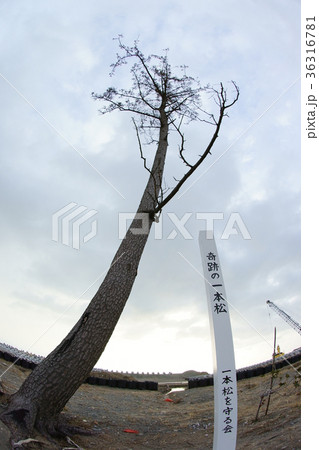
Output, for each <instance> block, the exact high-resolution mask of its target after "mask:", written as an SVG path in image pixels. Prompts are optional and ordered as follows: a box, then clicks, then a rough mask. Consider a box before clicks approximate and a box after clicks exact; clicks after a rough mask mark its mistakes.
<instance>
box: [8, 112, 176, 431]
mask: <svg viewBox="0 0 319 450" xmlns="http://www.w3.org/2000/svg"><path fill="white" fill-rule="evenodd" d="M161 116H162V117H161V128H160V134H159V142H158V147H157V151H156V154H155V158H154V163H153V167H152V171H151V174H150V177H149V181H148V184H147V186H146V188H145V191H144V194H143V196H142V199H141V202H140V205H139V208H138V210H137V213H145V212H146V213H149V217H150V220H149V221H148V226H147V229H145V228H146V227H145V223H144V228H143V232H141V234H138V233H136V231H135V232H132V230H133V229H135V230H136V229H137V228H139V225H140V220H139V217H135V219H134V220H133V222H132V224H131V226H130V228H129V229H128V231H127V234H126V237H125V239H123V241H122V243H121V244H120V247H119V249H118V251H117V253H116V255H115V257H114V259H113V261H112V264H111V266H110V269H109V271H108V273H107V275H106V277H105V279H104V281H103V282H102V284H101V286H100V288H99V289H98V291H97V293H96V294H95V296H94V298H93V299H92V301H91V302H90V304H89V306H88V307H87V309H86V310H85V312H84V313H83V315H82V317H81V318H80V319H79V321H78V322H77V323H76V325H75V326H74V327H73V328H72V330H71V331H70V332H69V334H68V335H67V336H66V337H65V338H64V339H63V341H62V342H61V343H60V344H59V345H58V346H57V347H56V349H55V350H53V351H52V352H51V353H50V354H49V355H48V356H47V357H46V358H45V359H44V360H43V361H42V362H41V363H40V364H39V365H38V366H37V367H36V368H35V369H34V370H33V372H32V373H31V374H30V375H29V377H28V378H27V379H26V380H25V382H24V383H23V385H22V386H21V388H20V389H19V391H18V392H17V393H15V394H14V395H13V396H12V397H11V400H10V403H9V405H8V408H7V410H6V411H5V412H4V413H3V414H2V416H1V419H2V421H3V422H4V423H6V424H7V425H8V426H9V428H11V429H14V430H17V427H18V429H19V433H18V434H19V435H20V436H22V435H23V434H24V435H25V432H30V431H32V429H33V428H34V427H35V428H37V429H38V430H39V431H41V432H45V433H47V432H48V433H50V434H54V433H55V431H56V430H57V428H58V418H59V414H60V412H61V411H62V409H63V407H64V406H65V404H66V403H67V401H68V400H69V399H70V398H71V397H72V395H73V394H74V393H75V391H76V390H77V389H78V388H79V386H80V385H81V384H82V383H83V382H84V380H85V379H86V378H87V377H88V376H89V374H90V372H91V370H92V369H93V367H94V365H95V364H96V362H97V361H98V359H99V357H100V356H101V354H102V352H103V350H104V348H105V346H106V344H107V342H108V340H109V339H110V337H111V335H112V333H113V330H114V328H115V326H116V324H117V322H118V320H119V317H120V315H121V313H122V311H123V309H124V306H125V304H126V301H127V299H128V297H129V295H130V292H131V289H132V286H133V283H134V280H135V278H136V275H137V269H138V265H139V261H140V258H141V256H142V253H143V250H144V246H145V244H146V241H147V238H148V236H149V232H150V229H151V225H152V221H153V215H152V211H154V209H155V208H156V203H157V198H158V195H159V193H160V189H161V184H162V175H163V170H164V163H165V158H166V151H167V146H168V144H167V135H168V123H167V117H166V116H165V113H162V115H161ZM133 231H134V230H133Z"/></svg>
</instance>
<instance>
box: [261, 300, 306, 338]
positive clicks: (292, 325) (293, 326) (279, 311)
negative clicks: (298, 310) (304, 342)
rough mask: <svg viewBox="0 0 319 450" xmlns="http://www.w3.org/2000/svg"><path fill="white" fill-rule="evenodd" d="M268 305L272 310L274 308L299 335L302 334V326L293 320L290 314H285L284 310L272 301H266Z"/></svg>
mask: <svg viewBox="0 0 319 450" xmlns="http://www.w3.org/2000/svg"><path fill="white" fill-rule="evenodd" d="M266 303H267V305H269V307H270V308H273V309H274V310H275V311H276V313H277V314H279V316H281V317H282V318H283V319H284V320H285V321H286V322H287V323H289V325H290V326H291V327H292V328H293V329H294V330H295V331H297V333H299V334H301V326H300V325H299V323H298V322H296V321H295V320H294V319H292V318H291V317H290V316H288V314H286V313H285V311H283V310H282V309H280V308H278V306H276V305H275V304H274V303H273V302H271V301H270V300H267V301H266Z"/></svg>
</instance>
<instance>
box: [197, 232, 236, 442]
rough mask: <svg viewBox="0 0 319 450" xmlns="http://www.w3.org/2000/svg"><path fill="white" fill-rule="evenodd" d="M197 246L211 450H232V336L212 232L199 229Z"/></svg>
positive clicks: (233, 431)
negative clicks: (208, 351) (209, 367)
mask: <svg viewBox="0 0 319 450" xmlns="http://www.w3.org/2000/svg"><path fill="white" fill-rule="evenodd" d="M199 245H200V250H201V256H202V263H203V270H204V278H205V285H206V293H207V301H208V312H209V321H210V327H211V336H212V344H213V361H214V443H213V449H214V450H235V449H236V437H237V382H236V367H235V356H234V346H233V338H232V331H231V324H230V317H229V306H228V303H227V300H226V292H225V284H224V280H223V275H222V272H221V267H220V261H219V257H218V253H217V248H216V243H215V239H214V237H213V232H212V231H200V234H199Z"/></svg>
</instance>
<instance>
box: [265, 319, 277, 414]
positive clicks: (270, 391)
mask: <svg viewBox="0 0 319 450" xmlns="http://www.w3.org/2000/svg"><path fill="white" fill-rule="evenodd" d="M275 359H276V327H275V330H274V351H273V354H272V368H271V379H270V388H269V394H268V400H267V408H266V412H265V416H267V413H268V408H269V403H270V396H271V393H272V386H273V383H274V374H275V370H276V363H275Z"/></svg>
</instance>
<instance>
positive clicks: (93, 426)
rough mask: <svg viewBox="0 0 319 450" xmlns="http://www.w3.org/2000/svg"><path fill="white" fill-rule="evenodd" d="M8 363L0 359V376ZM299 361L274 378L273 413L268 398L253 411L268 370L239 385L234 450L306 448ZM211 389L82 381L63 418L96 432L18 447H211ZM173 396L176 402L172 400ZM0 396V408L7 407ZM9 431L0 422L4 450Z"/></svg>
mask: <svg viewBox="0 0 319 450" xmlns="http://www.w3.org/2000/svg"><path fill="white" fill-rule="evenodd" d="M9 364H10V363H8V362H6V361H4V360H0V373H3V372H4V371H5V370H6V369H7V368H8V366H9ZM296 369H297V370H298V372H299V373H300V363H297V364H294V368H293V367H290V366H288V367H286V368H283V369H281V370H280V371H279V372H278V373H277V376H276V378H275V381H274V386H273V390H274V393H273V394H272V396H271V400H270V406H269V411H268V414H267V415H265V410H266V403H267V399H266V398H265V401H264V403H263V404H262V405H261V408H260V410H259V417H258V420H257V421H256V414H257V410H258V406H259V404H260V400H261V396H262V394H264V393H265V392H266V391H267V390H268V388H269V385H270V374H267V375H264V376H259V377H255V378H251V379H246V380H241V381H239V382H238V385H237V389H238V408H239V411H238V436H237V447H236V448H237V449H238V450H241V449H245V450H247V449H253V450H259V449H260V450H263V449H272V450H273V449H289V450H293V449H300V448H301V437H300V434H301V424H300V422H301V420H300V405H301V392H300V391H301V387H300V384H301V379H300V376H299V373H298V372H297V371H296ZM28 373H29V370H27V369H23V368H20V367H17V366H14V367H12V368H11V369H10V370H9V371H8V372H6V374H5V375H4V376H3V378H2V381H3V382H2V390H3V389H4V390H5V391H7V392H9V393H13V392H15V391H16V390H17V389H18V388H19V386H20V385H21V383H22V381H23V380H24V379H25V377H26V376H27V375H28ZM213 393H214V388H213V387H202V388H195V389H186V390H184V391H178V392H172V393H167V392H164V391H139V390H131V389H119V388H111V387H107V386H91V385H87V384H84V385H82V386H81V388H80V389H79V390H78V391H77V392H76V394H75V395H74V396H73V397H72V399H71V400H70V401H69V402H68V404H67V405H66V407H65V410H64V412H63V417H64V418H65V419H66V420H68V421H69V422H70V423H72V424H75V425H81V426H82V427H85V428H88V429H90V430H94V431H95V434H93V435H90V436H83V435H74V436H70V437H69V438H68V439H65V440H55V441H54V442H49V441H47V440H46V439H44V438H43V437H42V436H39V435H34V436H30V438H32V439H35V440H36V441H39V442H36V441H30V442H29V443H25V444H23V446H22V447H20V448H34V449H60V450H62V449H82V450H83V449H85V450H89V449H94V450H106V449H110V450H113V449H114V450H129V449H141V450H144V449H145V450H147V449H179V450H184V449H192V448H197V449H200V450H206V449H210V450H211V449H212V442H213V423H214V419H213V411H214V406H213ZM167 399H170V400H172V401H167ZM4 404H5V396H4V395H2V396H0V413H1V411H2V410H3V409H4V407H5V405H4ZM7 440H8V430H7V429H6V427H5V426H4V425H3V424H2V422H1V421H0V449H1V450H6V449H9V448H10V447H9V446H8V445H7Z"/></svg>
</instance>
